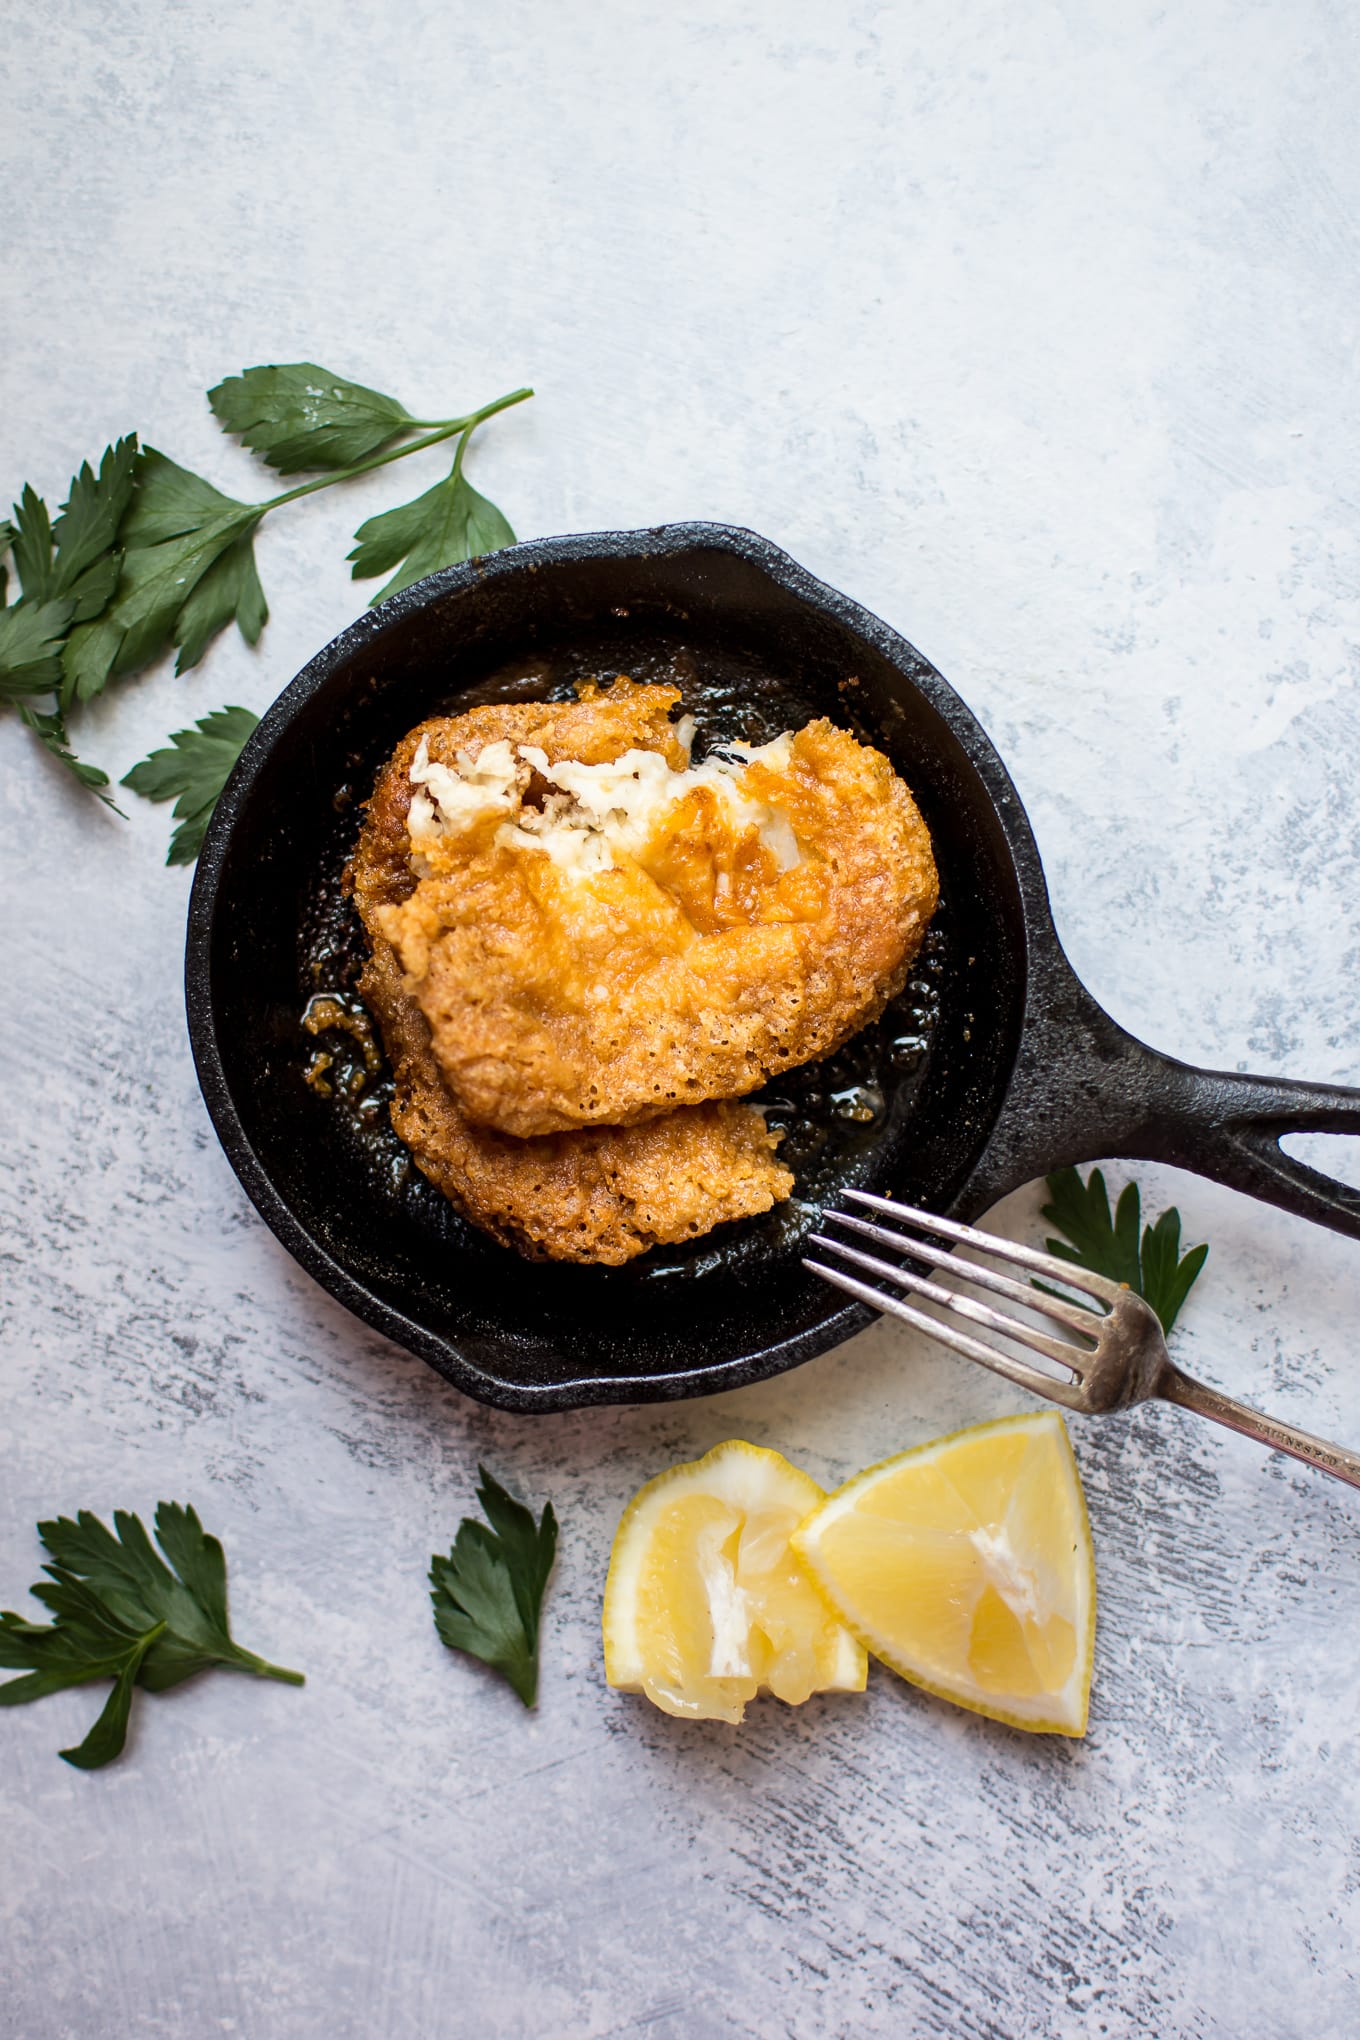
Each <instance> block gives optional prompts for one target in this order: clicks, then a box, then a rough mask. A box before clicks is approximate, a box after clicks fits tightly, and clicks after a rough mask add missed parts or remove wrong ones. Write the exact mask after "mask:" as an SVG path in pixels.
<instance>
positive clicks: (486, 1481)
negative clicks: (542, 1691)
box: [430, 1466, 557, 1707]
mask: <svg viewBox="0 0 1360 2040" xmlns="http://www.w3.org/2000/svg"><path fill="white" fill-rule="evenodd" d="M477 1471H478V1473H479V1474H480V1476H481V1485H480V1487H479V1488H478V1489H477V1499H478V1501H479V1502H480V1503H481V1505H482V1508H483V1510H484V1512H485V1514H486V1519H487V1520H486V1522H485V1523H479V1522H478V1521H477V1519H476V1517H474V1516H464V1518H463V1520H462V1522H461V1523H460V1524H459V1526H458V1535H457V1537H456V1538H455V1539H454V1543H453V1549H452V1551H450V1553H449V1555H448V1557H447V1558H441V1557H440V1556H439V1554H438V1553H436V1554H435V1556H434V1557H433V1558H432V1559H431V1560H430V1600H431V1602H432V1604H433V1607H434V1626H435V1628H436V1629H437V1630H438V1631H439V1634H440V1637H441V1638H442V1640H443V1641H444V1642H445V1643H446V1644H447V1645H448V1647H449V1649H450V1650H462V1651H466V1652H468V1654H469V1655H470V1656H471V1657H475V1658H480V1659H481V1660H482V1662H483V1663H484V1664H488V1665H490V1666H491V1668H492V1670H493V1671H496V1672H499V1673H500V1676H501V1677H502V1678H503V1679H505V1680H507V1681H508V1683H509V1684H510V1685H511V1686H513V1688H514V1690H515V1692H516V1693H518V1695H519V1697H520V1699H521V1700H522V1701H523V1702H524V1704H525V1706H526V1707H532V1706H533V1704H534V1701H535V1700H536V1698H537V1696H538V1630H539V1617H540V1613H541V1610H542V1606H543V1593H544V1589H545V1588H546V1586H547V1584H548V1575H549V1574H550V1573H551V1571H552V1569H553V1559H554V1557H555V1556H556V1552H557V1518H556V1516H555V1515H554V1514H553V1505H552V1503H551V1502H548V1503H547V1504H546V1505H545V1507H544V1510H543V1514H542V1516H541V1517H540V1518H539V1520H538V1522H537V1523H535V1521H534V1519H533V1515H532V1513H531V1512H530V1511H529V1510H528V1509H526V1508H525V1506H524V1504H523V1502H521V1501H519V1500H517V1499H516V1497H515V1496H514V1495H512V1494H510V1493H509V1492H508V1490H507V1489H505V1488H503V1487H502V1486H501V1484H500V1482H499V1481H498V1480H497V1479H495V1477H494V1476H493V1475H492V1474H489V1473H488V1472H487V1470H486V1468H485V1467H484V1466H479V1467H478V1469H477ZM488 1524H489V1525H490V1528H488V1527H487V1526H488Z"/></svg>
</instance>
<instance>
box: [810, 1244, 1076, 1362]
mask: <svg viewBox="0 0 1360 2040" xmlns="http://www.w3.org/2000/svg"><path fill="white" fill-rule="evenodd" d="M808 1237H809V1239H810V1240H811V1241H812V1242H813V1243H814V1244H815V1245H816V1246H819V1247H830V1249H831V1251H832V1253H833V1254H839V1255H841V1257H842V1258H843V1259H844V1260H847V1261H852V1262H853V1263H854V1265H855V1266H856V1267H857V1268H866V1269H867V1270H868V1271H869V1273H870V1274H871V1275H881V1276H882V1277H883V1279H884V1280H885V1281H886V1282H891V1283H894V1284H895V1285H896V1286H897V1287H898V1288H900V1289H910V1290H914V1291H915V1292H916V1293H917V1295H918V1296H925V1297H928V1298H929V1299H930V1301H931V1302H932V1303H938V1304H939V1306H940V1308H941V1309H942V1310H949V1311H953V1313H954V1315H955V1317H961V1318H967V1319H968V1320H969V1321H970V1323H972V1324H975V1325H986V1327H987V1329H988V1330H989V1331H992V1332H1000V1333H1001V1334H1002V1335H1003V1337H1005V1338H1007V1339H1014V1340H1015V1342H1016V1344H1017V1345H1020V1346H1028V1347H1029V1349H1030V1351H1031V1352H1032V1353H1042V1354H1043V1355H1044V1356H1045V1358H1046V1359H1049V1360H1056V1361H1057V1363H1058V1365H1059V1366H1060V1367H1068V1368H1070V1369H1071V1370H1072V1372H1073V1374H1076V1375H1080V1373H1081V1369H1082V1362H1083V1361H1085V1360H1088V1359H1089V1358H1090V1354H1089V1352H1088V1351H1085V1350H1083V1349H1082V1348H1080V1347H1078V1346H1074V1345H1073V1344H1072V1342H1071V1340H1070V1339H1051V1338H1050V1337H1049V1335H1048V1333H1047V1332H1041V1331H1040V1330H1039V1328H1038V1326H1037V1325H1024V1324H1021V1323H1020V1321H1019V1319H1018V1318H1013V1317H1007V1315H1006V1313H1005V1312H1004V1311H1000V1310H993V1309H992V1306H991V1305H990V1304H989V1303H979V1302H978V1301H977V1299H976V1297H972V1296H960V1295H959V1293H958V1291H957V1290H955V1289H946V1288H945V1287H944V1286H943V1284H942V1283H939V1282H932V1281H931V1279H930V1277H929V1276H928V1275H916V1274H914V1273H913V1272H912V1270H911V1269H910V1268H898V1267H895V1266H894V1265H893V1263H892V1262H891V1261H880V1260H879V1259H878V1258H877V1256H876V1255H874V1254H862V1253H861V1252H860V1251H859V1248H858V1247H847V1246H846V1245H845V1244H844V1242H843V1241H841V1240H831V1239H828V1238H827V1237H826V1235H825V1234H824V1233H810V1234H809V1235H808ZM1088 1315H1089V1313H1088ZM1045 1379H1047V1377H1045Z"/></svg>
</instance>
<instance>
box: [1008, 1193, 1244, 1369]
mask: <svg viewBox="0 0 1360 2040" xmlns="http://www.w3.org/2000/svg"><path fill="white" fill-rule="evenodd" d="M1047 1182H1048V1195H1049V1202H1048V1203H1047V1204H1045V1205H1044V1206H1043V1207H1042V1210H1041V1216H1042V1217H1044V1218H1046V1219H1047V1220H1048V1222H1049V1224H1050V1225H1053V1226H1056V1227H1057V1228H1058V1230H1059V1232H1061V1233H1064V1234H1065V1235H1066V1238H1065V1239H1050V1240H1045V1242H1044V1244H1045V1246H1046V1247H1047V1248H1048V1251H1049V1253H1050V1254H1055V1255H1056V1256H1057V1258H1058V1259H1059V1260H1060V1261H1070V1262H1071V1263H1072V1265H1073V1266H1074V1267H1076V1268H1089V1269H1090V1271H1091V1273H1092V1274H1093V1275H1106V1276H1108V1277H1109V1279H1110V1280H1111V1281H1112V1282H1127V1284H1128V1286H1129V1288H1130V1289H1133V1290H1136V1291H1137V1293H1138V1295H1139V1296H1141V1297H1143V1298H1144V1299H1145V1300H1146V1301H1147V1302H1148V1303H1150V1304H1151V1305H1152V1308H1153V1309H1154V1310H1155V1311H1156V1313H1157V1315H1158V1317H1159V1318H1160V1319H1161V1321H1162V1330H1163V1331H1164V1332H1169V1331H1170V1330H1171V1327H1172V1326H1173V1325H1174V1324H1175V1322H1176V1319H1177V1318H1178V1317H1179V1316H1180V1313H1181V1309H1182V1306H1183V1305H1184V1303H1185V1299H1186V1297H1187V1296H1188V1295H1189V1294H1190V1291H1191V1289H1192V1288H1193V1287H1194V1284H1195V1280H1196V1277H1197V1276H1198V1275H1199V1272H1200V1269H1201V1268H1202V1267H1203V1266H1204V1263H1205V1262H1206V1260H1207V1259H1208V1258H1209V1249H1208V1247H1207V1246H1202V1247H1192V1248H1191V1249H1190V1251H1189V1253H1187V1254H1185V1255H1182V1253H1181V1215H1180V1213H1179V1211H1177V1209H1176V1208H1175V1206H1174V1205H1173V1206H1172V1207H1171V1209H1170V1210H1169V1211H1164V1212H1163V1213H1162V1215H1161V1217H1160V1218H1159V1219H1158V1220H1157V1221H1156V1223H1155V1224H1153V1225H1148V1226H1144V1225H1143V1223H1142V1201H1141V1197H1140V1194H1139V1190H1138V1185H1137V1184H1136V1183H1128V1184H1126V1185H1125V1186H1124V1189H1123V1190H1122V1191H1121V1192H1120V1195H1119V1202H1118V1204H1117V1205H1116V1206H1115V1209H1114V1216H1113V1217H1111V1215H1110V1198H1109V1193H1108V1191H1107V1190H1106V1188H1105V1178H1104V1176H1103V1175H1102V1174H1101V1172H1100V1170H1099V1169H1092V1171H1091V1174H1090V1176H1089V1177H1088V1178H1087V1180H1086V1182H1084V1183H1083V1182H1082V1180H1081V1176H1080V1174H1079V1172H1078V1171H1077V1170H1076V1169H1071V1168H1069V1169H1059V1170H1057V1171H1056V1172H1055V1174H1053V1175H1052V1176H1050V1177H1048V1179H1047ZM1046 1287H1047V1285H1046V1284H1045V1283H1042V1282H1037V1283H1036V1284H1035V1288H1036V1289H1043V1288H1046ZM1050 1294H1052V1292H1051V1291H1050Z"/></svg>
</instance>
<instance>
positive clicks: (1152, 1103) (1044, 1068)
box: [960, 945, 1360, 1239]
mask: <svg viewBox="0 0 1360 2040" xmlns="http://www.w3.org/2000/svg"><path fill="white" fill-rule="evenodd" d="M1037 962H1038V968H1037V969H1036V972H1035V977H1034V982H1033V985H1032V1002H1031V1004H1030V1006H1029V1009H1028V1011H1027V1015H1026V1024H1025V1027H1024V1030H1023V1036H1022V1043H1021V1052H1020V1055H1019V1056H1018V1058H1017V1061H1016V1067H1015V1071H1014V1074H1013V1077H1012V1081H1011V1086H1010V1090H1009V1092H1008V1094H1007V1098H1006V1103H1005V1106H1004V1107H1003V1109H1002V1113H1001V1116H1000V1120H999V1122H998V1124H997V1126H996V1127H995V1128H994V1130H993V1134H992V1138H991V1140H990V1142H989V1143H988V1146H987V1148H986V1150H985V1152H984V1154H983V1157H982V1159H981V1161H980V1163H979V1164H978V1165H977V1167H976V1169H975V1172H974V1175H973V1177H972V1178H971V1179H970V1180H969V1184H968V1189H967V1194H966V1200H965V1201H966V1202H967V1204H968V1209H969V1211H970V1212H977V1211H982V1210H985V1209H986V1208H987V1206H988V1205H989V1204H992V1203H994V1202H995V1201H996V1199H997V1198H998V1197H1001V1196H1003V1195H1004V1194H1005V1193H1006V1192H1007V1191H1009V1190H1015V1189H1018V1188H1019V1186H1020V1185H1021V1184H1022V1183H1028V1182H1032V1181H1033V1180H1034V1178H1035V1177H1036V1176H1046V1175H1048V1174H1050V1173H1051V1172H1052V1171H1053V1170H1054V1169H1057V1168H1061V1167H1062V1166H1063V1165H1064V1164H1066V1163H1068V1162H1073V1163H1077V1162H1095V1161H1103V1160H1113V1159H1116V1158H1118V1159H1122V1160H1127V1161H1149V1162H1169V1163H1171V1164H1172V1165H1173V1166H1174V1167H1176V1168H1181V1169H1193V1170H1194V1171H1195V1173H1196V1174H1197V1175H1200V1176H1209V1177H1211V1178H1212V1179H1213V1180H1214V1181H1215V1182H1217V1183H1224V1184H1226V1185H1227V1186H1228V1188H1229V1189H1232V1190H1244V1191H1245V1192H1246V1193H1247V1195H1248V1196H1249V1197H1259V1198H1262V1199H1263V1200H1264V1201H1265V1202H1266V1203H1267V1204H1276V1205H1278V1206H1279V1207H1280V1209H1281V1210H1282V1211H1292V1212H1293V1213H1295V1215H1296V1216H1297V1217H1299V1218H1311V1219H1312V1220H1314V1222H1315V1223H1316V1224H1318V1225H1326V1226H1330V1227H1331V1228H1332V1230H1333V1231H1334V1232H1339V1233H1346V1234H1348V1235H1349V1236H1350V1238H1352V1239H1360V1190H1356V1189H1352V1188H1351V1187H1350V1186H1349V1185H1348V1184H1345V1183H1338V1182H1337V1181H1336V1180H1335V1179H1334V1178H1333V1177H1331V1176H1327V1175H1324V1174H1323V1173H1322V1171H1321V1170H1320V1169H1312V1168H1309V1166H1308V1164H1307V1163H1306V1162H1299V1161H1295V1159H1294V1157H1293V1156H1292V1155H1287V1154H1286V1153H1285V1152H1284V1150H1283V1148H1282V1147H1281V1146H1280V1139H1281V1136H1282V1135H1284V1134H1288V1133H1343V1134H1344V1133H1351V1134H1360V1090H1353V1089H1350V1088H1348V1087H1347V1086H1345V1085H1342V1084H1305V1083H1298V1082H1295V1081H1294V1080H1293V1079H1291V1078H1288V1077H1250V1076H1239V1075H1236V1074H1234V1073H1233V1072H1231V1071H1220V1070H1203V1069H1196V1068H1194V1067H1193V1066H1192V1065H1191V1064H1189V1063H1183V1062H1178V1061H1177V1060H1176V1059H1175V1058H1174V1057H1173V1056H1168V1055H1163V1054H1162V1053H1161V1052H1160V1051H1159V1050H1157V1049H1154V1048H1149V1047H1148V1046H1147V1044H1146V1043H1145V1042H1142V1041H1139V1040H1137V1039H1136V1037H1135V1036H1134V1035H1132V1034H1129V1033H1126V1031H1125V1030H1124V1029H1123V1028H1122V1027H1121V1026H1120V1025H1119V1023H1118V1022H1117V1021H1115V1020H1112V1019H1111V1018H1110V1015H1109V1014H1108V1013H1106V1012H1105V1011H1104V1009H1103V1007H1101V1006H1099V1005H1097V1003H1096V1001H1095V1000H1094V999H1093V998H1092V997H1091V994H1090V993H1089V992H1088V991H1087V989H1086V987H1085V985H1083V984H1082V983H1081V981H1080V979H1079V978H1078V977H1077V976H1076V974H1075V973H1074V971H1073V970H1072V967H1071V965H1070V964H1069V963H1068V961H1067V959H1066V957H1065V956H1063V954H1062V952H1061V950H1059V949H1057V947H1056V945H1054V947H1053V948H1052V949H1050V950H1048V952H1047V954H1045V952H1044V950H1043V949H1042V948H1040V949H1039V951H1038V955H1037ZM960 1208H962V1206H960Z"/></svg>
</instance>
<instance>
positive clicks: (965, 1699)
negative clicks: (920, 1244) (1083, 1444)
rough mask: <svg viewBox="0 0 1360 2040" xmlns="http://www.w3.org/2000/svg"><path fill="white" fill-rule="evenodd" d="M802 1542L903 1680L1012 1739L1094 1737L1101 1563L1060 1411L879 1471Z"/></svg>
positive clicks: (807, 1525)
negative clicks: (1038, 1733) (1008, 1730)
mask: <svg viewBox="0 0 1360 2040" xmlns="http://www.w3.org/2000/svg"><path fill="white" fill-rule="evenodd" d="M793 1546H794V1550H795V1551H796V1552H797V1553H798V1555H799V1557H800V1558H801V1559H802V1561H803V1563H804V1565H805V1566H806V1567H807V1569H808V1571H809V1572H810V1573H811V1574H812V1576H813V1578H814V1579H815V1580H816V1581H817V1584H818V1585H819V1586H820V1588H821V1589H822V1591H823V1593H824V1594H825V1595H826V1597H827V1600H828V1603H829V1604H830V1606H831V1607H832V1608H833V1609H834V1610H835V1612H836V1613H837V1614H838V1615H839V1616H840V1618H841V1619H842V1621H844V1622H845V1623H846V1624H847V1626H848V1627H849V1628H850V1629H852V1630H853V1632H854V1633H855V1635H856V1636H857V1637H859V1639H860V1641H861V1642H862V1643H864V1644H865V1645H867V1647H868V1648H869V1650H871V1651H872V1652H873V1653H874V1655H875V1656H876V1657H879V1658H882V1660H883V1661H884V1663H885V1664H887V1665H890V1666H891V1667H892V1669H893V1670H894V1671H895V1672H899V1673H900V1674H901V1675H902V1677H903V1678H905V1679H910V1680H911V1681H912V1682H913V1683H914V1684H915V1685H918V1686H924V1687H926V1688H927V1689H928V1690H929V1691H930V1692H932V1693H937V1694H940V1695H942V1696H943V1697H944V1698H945V1699H949V1700H954V1701H957V1702H958V1703H959V1705H960V1706H963V1707H971V1708H973V1709H975V1710H976V1711H977V1712H978V1713H979V1714H989V1715H992V1716H993V1717H994V1718H995V1719H997V1720H1000V1721H1008V1722H1010V1723H1011V1724H1012V1725H1013V1726H1015V1727H1019V1728H1030V1729H1040V1730H1047V1731H1049V1732H1051V1733H1053V1734H1057V1735H1082V1734H1084V1733H1085V1730H1086V1716H1087V1703H1088V1697H1089V1693H1090V1685H1091V1654H1092V1647H1093V1644H1094V1640H1095V1565H1094V1559H1093V1555H1092V1551H1091V1533H1090V1527H1089V1524H1088V1522H1087V1517H1086V1502H1085V1498H1084V1496H1083V1494H1082V1490H1081V1480H1080V1476H1079V1475H1078V1473H1077V1467H1076V1461H1075V1460H1074V1459H1073V1457H1072V1447H1071V1443H1070V1441H1069V1439H1068V1436H1067V1429H1066V1426H1065V1425H1064V1423H1063V1420H1062V1418H1061V1417H1060V1416H1059V1415H1058V1413H1057V1412H1056V1411H1055V1410H1043V1411H1039V1412H1037V1413H1036V1414H1034V1415H1032V1416H1021V1417H1003V1418H1001V1419H1000V1420H999V1421H998V1422H996V1423H990V1424H978V1425H976V1426H974V1427H973V1428H972V1429H970V1430H967V1431H956V1432H954V1433H953V1434H952V1435H951V1436H950V1437H948V1438H941V1439H937V1440H936V1441H935V1442H934V1443H933V1444H929V1445H922V1446H918V1447H917V1448H916V1449H915V1450H914V1451H911V1452H904V1453H902V1454H901V1455H900V1456H899V1457H898V1458H895V1459H888V1460H885V1461H884V1462H883V1463H882V1464H881V1465H879V1466H874V1467H870V1469H869V1470H868V1472H867V1473H862V1474H860V1475H858V1477H857V1478H856V1479H854V1480H852V1481H849V1482H848V1483H847V1484H846V1486H844V1487H843V1488H840V1489H838V1491H837V1492H836V1493H835V1494H834V1495H832V1496H831V1497H830V1499H829V1500H827V1501H826V1502H824V1503H823V1504H822V1505H821V1506H820V1507H819V1508H817V1509H816V1510H815V1511H814V1512H813V1513H812V1514H811V1515H810V1516H809V1517H808V1519H807V1520H806V1521H805V1522H804V1523H803V1524H802V1525H801V1526H800V1528H799V1529H798V1530H797V1531H796V1532H795V1534H794V1537H793Z"/></svg>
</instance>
